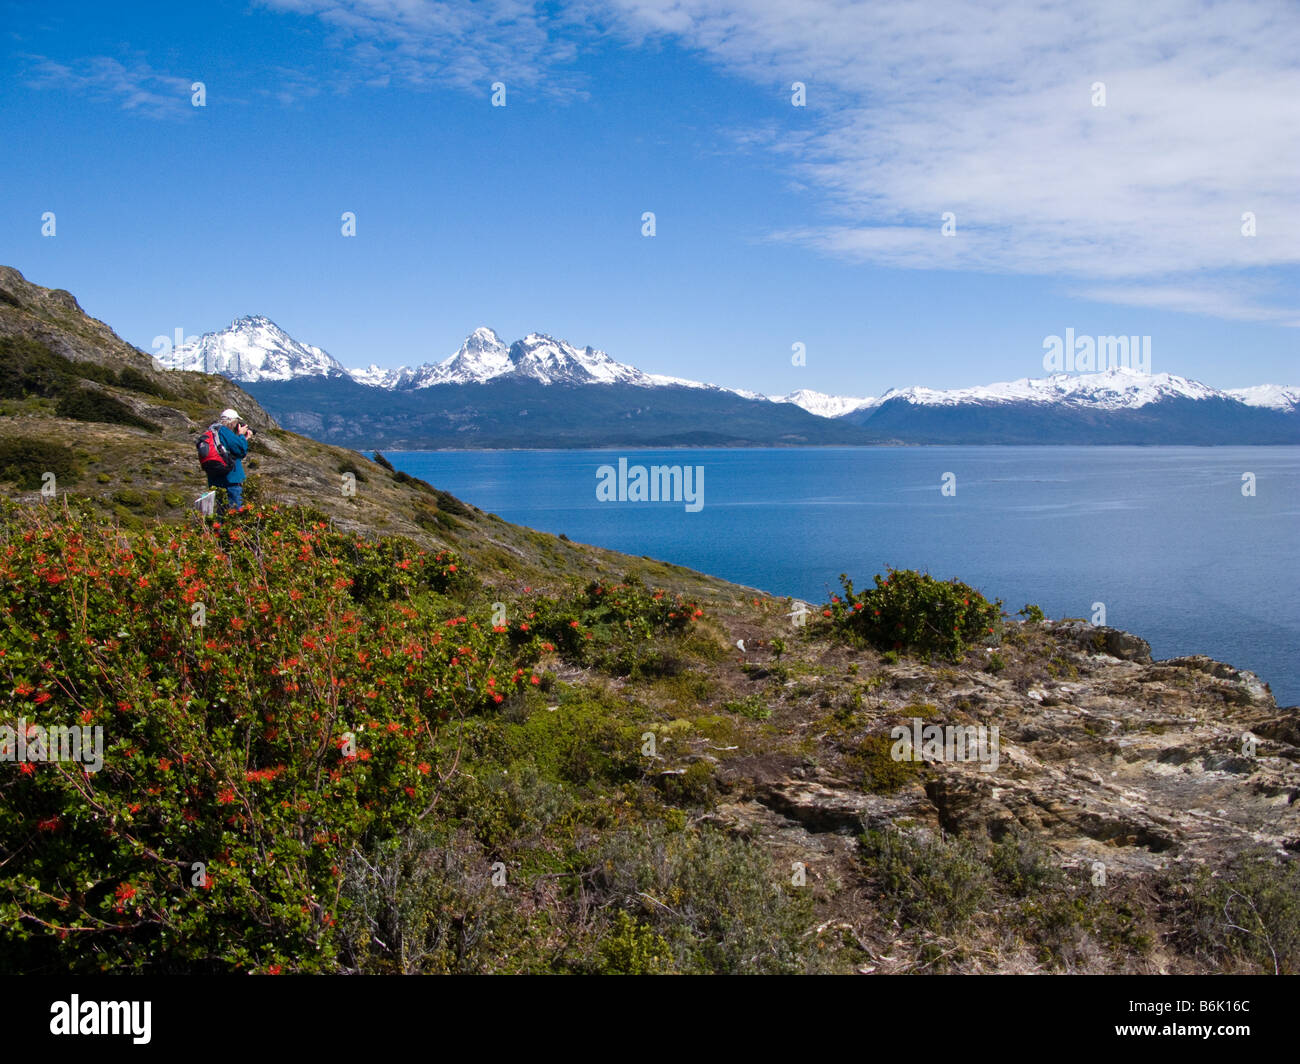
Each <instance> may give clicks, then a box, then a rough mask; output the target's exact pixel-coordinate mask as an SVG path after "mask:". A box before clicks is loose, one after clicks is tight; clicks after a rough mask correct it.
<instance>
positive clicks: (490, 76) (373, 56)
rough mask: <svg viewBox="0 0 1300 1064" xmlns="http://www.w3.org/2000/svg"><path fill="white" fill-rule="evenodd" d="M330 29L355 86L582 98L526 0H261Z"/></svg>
mask: <svg viewBox="0 0 1300 1064" xmlns="http://www.w3.org/2000/svg"><path fill="white" fill-rule="evenodd" d="M260 2H261V5H262V6H263V7H266V8H269V9H271V10H274V11H280V12H285V13H290V14H296V15H304V16H313V17H315V18H317V19H319V20H320V21H321V22H322V23H324V24H325V25H326V26H327V27H328V28H329V31H330V33H329V38H328V40H329V43H330V44H332V45H334V46H336V47H339V48H340V49H343V50H344V51H345V53H346V55H347V57H348V59H349V60H350V61H351V63H352V64H353V69H354V71H355V75H356V78H357V81H358V83H362V82H364V83H365V84H388V83H390V82H393V81H396V82H399V83H402V84H405V85H408V86H414V87H417V88H423V87H430V86H435V85H443V86H452V87H455V88H460V89H476V90H479V91H482V92H484V93H486V92H487V91H488V89H489V86H490V85H491V84H492V82H494V81H504V82H505V83H506V86H507V90H509V88H510V87H512V86H515V87H522V88H528V89H536V90H538V91H541V92H544V93H546V94H547V95H550V96H553V97H558V98H580V97H582V96H584V95H585V93H584V92H583V90H582V89H581V87H580V86H579V85H578V83H577V81H576V79H574V78H573V77H572V76H571V75H569V74H567V73H566V72H565V71H564V70H563V67H564V66H565V65H566V64H568V63H570V62H571V61H572V60H573V59H574V58H575V57H576V56H577V47H576V45H575V44H574V43H573V42H572V41H570V40H568V39H567V38H566V36H565V34H564V32H562V31H563V29H564V28H565V27H564V26H563V25H562V24H561V23H559V22H557V21H556V20H554V19H547V18H546V17H545V16H543V15H540V14H538V13H537V11H536V7H537V5H535V4H533V3H529V2H527V0H476V2H474V3H448V2H443V0H260Z"/></svg>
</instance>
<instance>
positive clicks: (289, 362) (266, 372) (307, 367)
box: [158, 315, 347, 382]
mask: <svg viewBox="0 0 1300 1064" xmlns="http://www.w3.org/2000/svg"><path fill="white" fill-rule="evenodd" d="M158 361H159V362H160V363H161V364H162V365H163V366H164V367H165V368H166V369H187V370H196V371H198V372H200V373H219V374H221V375H222V376H223V377H229V378H230V379H231V380H236V381H243V382H253V381H288V380H294V379H296V378H298V377H341V376H346V375H347V370H345V369H344V368H343V366H342V365H341V364H340V363H339V362H337V361H336V360H335V359H333V358H331V357H330V356H329V355H328V354H327V353H326V352H324V351H322V350H321V349H320V348H319V347H312V346H311V344H304V343H299V342H298V341H297V340H295V339H294V338H293V337H292V336H290V335H289V334H288V333H286V332H285V331H284V330H283V329H281V328H280V326H278V325H276V324H275V322H273V321H271V320H270V319H269V318H264V317H262V316H261V315H256V316H250V317H244V318H239V319H238V320H236V321H233V322H231V323H230V325H229V326H228V327H227V328H225V329H222V330H221V331H220V332H211V333H204V334H203V335H202V336H200V337H199V338H198V339H197V340H193V341H191V342H189V343H186V344H182V345H181V346H179V347H176V348H173V349H172V350H171V351H170V352H169V353H167V354H165V355H160V356H159V357H158Z"/></svg>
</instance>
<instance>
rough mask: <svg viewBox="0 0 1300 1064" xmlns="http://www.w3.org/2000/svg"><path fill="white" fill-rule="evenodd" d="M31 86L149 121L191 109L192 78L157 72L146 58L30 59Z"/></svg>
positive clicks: (177, 114) (31, 57) (180, 114)
mask: <svg viewBox="0 0 1300 1064" xmlns="http://www.w3.org/2000/svg"><path fill="white" fill-rule="evenodd" d="M26 58H27V60H28V61H29V62H30V64H31V68H30V72H29V76H28V83H29V84H31V85H32V86H34V87H36V88H46V89H48V88H56V89H62V90H64V91H67V92H71V93H74V94H77V95H81V96H84V97H86V98H87V99H91V100H97V101H101V102H110V103H114V104H116V105H118V106H119V107H121V109H122V110H124V111H129V112H131V113H133V114H139V115H144V116H147V117H150V118H166V117H180V116H182V115H184V114H186V113H188V112H190V111H191V110H192V108H191V107H190V85H191V84H193V81H192V80H191V79H190V78H181V77H176V76H174V75H171V74H164V73H161V72H160V71H157V70H154V69H153V68H152V67H151V66H150V65H149V64H148V63H147V62H145V61H144V60H143V59H139V58H136V59H132V60H130V61H129V62H126V63H124V62H122V61H121V60H120V59H114V58H112V57H110V56H102V55H100V56H90V57H88V58H84V59H78V60H72V61H69V62H67V63H60V62H56V61H55V60H53V59H49V58H46V57H45V56H39V55H37V56H27V57H26Z"/></svg>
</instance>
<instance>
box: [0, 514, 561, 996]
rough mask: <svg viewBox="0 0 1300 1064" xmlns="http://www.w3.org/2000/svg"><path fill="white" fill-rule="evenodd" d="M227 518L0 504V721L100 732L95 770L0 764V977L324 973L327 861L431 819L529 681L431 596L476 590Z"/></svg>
mask: <svg viewBox="0 0 1300 1064" xmlns="http://www.w3.org/2000/svg"><path fill="white" fill-rule="evenodd" d="M218 524H219V527H215V528H214V526H212V525H208V526H203V525H198V526H194V527H191V528H188V529H181V528H176V527H168V526H158V527H156V528H154V529H151V530H147V531H142V532H131V533H127V532H125V531H123V530H121V529H118V528H116V527H114V526H111V525H107V524H103V523H96V522H95V521H94V520H92V519H85V518H72V519H71V520H68V519H65V518H64V517H63V516H62V515H60V516H59V517H58V518H52V517H51V516H49V515H48V514H47V513H46V512H45V511H43V510H24V509H19V508H16V507H9V508H7V509H6V510H5V511H4V512H3V513H0V685H3V687H4V689H5V692H6V698H5V702H4V705H3V707H2V708H0V727H8V728H10V729H15V728H17V727H18V725H19V721H20V720H22V721H24V722H25V723H26V725H27V727H29V728H33V727H52V726H58V725H69V726H72V725H76V726H77V727H82V726H85V727H87V728H91V729H102V737H103V745H102V757H103V761H102V767H101V768H100V769H99V771H96V772H92V773H87V772H86V771H85V767H84V765H83V764H82V763H76V762H69V761H63V762H59V761H42V760H39V759H31V758H29V759H28V760H27V761H24V762H22V763H17V762H15V761H14V760H12V759H11V760H8V761H5V760H0V970H8V971H28V972H33V971H59V970H67V969H73V970H92V971H93V970H131V969H148V970H153V971H187V970H201V971H211V970H214V969H226V970H235V971H251V970H259V971H265V970H268V969H272V968H275V967H276V966H279V967H281V968H282V969H283V970H286V971H317V970H329V969H330V968H331V967H332V958H333V956H334V954H335V950H336V939H335V931H334V929H335V925H336V921H337V915H338V913H339V906H340V904H341V900H340V889H341V878H340V877H341V873H340V871H339V866H340V864H341V863H342V855H343V854H346V853H348V852H350V851H351V850H352V848H353V847H357V846H361V847H366V846H370V845H372V844H374V843H375V842H377V841H382V840H383V839H385V838H388V837H391V836H393V835H394V834H395V833H397V832H399V831H402V830H404V829H406V828H407V827H409V826H410V825H412V824H414V823H415V822H417V821H418V820H419V819H420V818H421V817H423V816H425V815H427V814H428V813H429V811H430V809H431V808H432V807H433V805H434V804H435V802H436V799H437V796H438V794H439V793H440V788H443V787H445V786H446V781H447V780H448V779H449V778H450V777H451V776H452V774H453V771H454V770H453V763H454V750H453V749H451V747H450V744H449V743H448V740H447V734H446V732H447V730H448V729H449V728H455V727H457V726H459V722H461V721H463V720H466V719H469V718H472V717H473V716H474V715H476V714H481V713H485V712H487V713H492V712H496V711H497V707H498V706H499V705H500V703H502V702H503V701H504V700H505V699H506V698H507V697H509V696H510V695H511V694H513V693H515V692H518V691H521V690H523V689H526V688H529V687H530V686H531V685H532V683H533V677H534V676H535V675H536V673H535V670H533V668H532V665H533V663H534V661H535V660H536V658H537V656H538V654H539V653H541V646H540V640H538V639H534V638H532V637H531V636H529V637H528V638H525V639H523V640H520V639H517V638H514V633H512V634H510V635H507V634H504V633H495V632H493V631H492V630H491V626H490V625H486V624H485V625H475V624H472V623H462V622H463V620H464V618H459V619H454V618H448V617H447V616H446V615H445V610H446V605H445V603H446V600H445V599H443V598H441V597H438V596H429V595H428V594H427V593H428V592H430V591H437V592H440V593H446V592H448V591H451V590H453V589H454V588H455V586H456V585H457V584H458V582H461V581H466V580H467V578H466V577H465V576H464V574H463V572H462V568H463V567H462V566H460V565H458V564H457V563H456V561H455V559H454V558H452V557H451V556H450V555H448V554H437V555H430V554H427V553H425V552H422V551H420V550H419V548H418V547H415V546H414V545H413V544H407V543H401V542H384V543H379V544H374V543H370V542H368V541H365V540H358V539H357V537H355V536H353V535H348V534H344V533H341V532H338V531H336V530H333V529H331V528H330V527H329V525H328V524H327V523H326V522H325V521H323V520H321V519H319V517H318V515H314V514H311V513H308V512H303V511H296V512H292V513H290V512H280V511H278V510H275V509H269V510H256V511H250V512H245V513H241V514H237V515H232V516H229V517H228V518H226V519H223V520H222V521H221V522H219V523H218ZM439 610H442V611H443V612H442V613H441V614H440V613H439V612H438V611H439ZM5 734H6V732H4V731H0V736H2V735H5ZM86 734H91V733H86Z"/></svg>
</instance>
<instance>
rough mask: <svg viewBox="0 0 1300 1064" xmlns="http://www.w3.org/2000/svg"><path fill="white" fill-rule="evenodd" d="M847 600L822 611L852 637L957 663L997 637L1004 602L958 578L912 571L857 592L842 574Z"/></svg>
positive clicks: (900, 572) (834, 602)
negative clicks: (972, 647) (978, 645)
mask: <svg viewBox="0 0 1300 1064" xmlns="http://www.w3.org/2000/svg"><path fill="white" fill-rule="evenodd" d="M840 582H841V583H842V584H843V586H844V598H843V599H841V598H840V597H839V596H838V595H835V596H832V598H831V601H830V603H829V604H828V605H827V606H826V607H825V608H824V610H823V613H829V614H830V616H831V624H832V625H833V626H834V627H835V628H836V629H837V630H840V631H843V632H845V633H847V634H848V635H849V636H850V637H851V638H853V639H855V640H859V641H864V642H866V643H869V644H871V645H872V646H874V647H876V648H877V649H879V650H884V651H890V650H893V651H914V652H917V653H920V654H926V655H939V656H941V657H946V658H949V659H951V660H954V661H956V660H959V659H960V658H961V656H962V655H963V654H964V653H965V651H966V649H967V647H969V646H970V645H971V644H973V643H977V642H981V643H983V642H992V641H994V640H995V639H996V635H997V629H998V626H999V625H1000V623H1001V606H1002V603H1001V601H1000V600H999V601H997V602H989V601H988V600H987V599H986V598H985V597H984V596H983V595H981V594H980V593H979V592H978V591H976V590H975V589H974V588H972V587H970V586H968V585H966V584H963V583H962V582H961V581H959V580H935V579H934V578H933V577H931V576H930V575H929V574H928V573H918V572H916V571H915V570H913V569H890V570H889V575H888V576H886V577H881V576H880V575H879V574H877V575H876V577H875V587H873V588H871V589H869V590H867V591H863V592H855V591H854V590H853V583H852V581H850V580H849V578H848V576H847V575H844V574H841V576H840Z"/></svg>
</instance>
